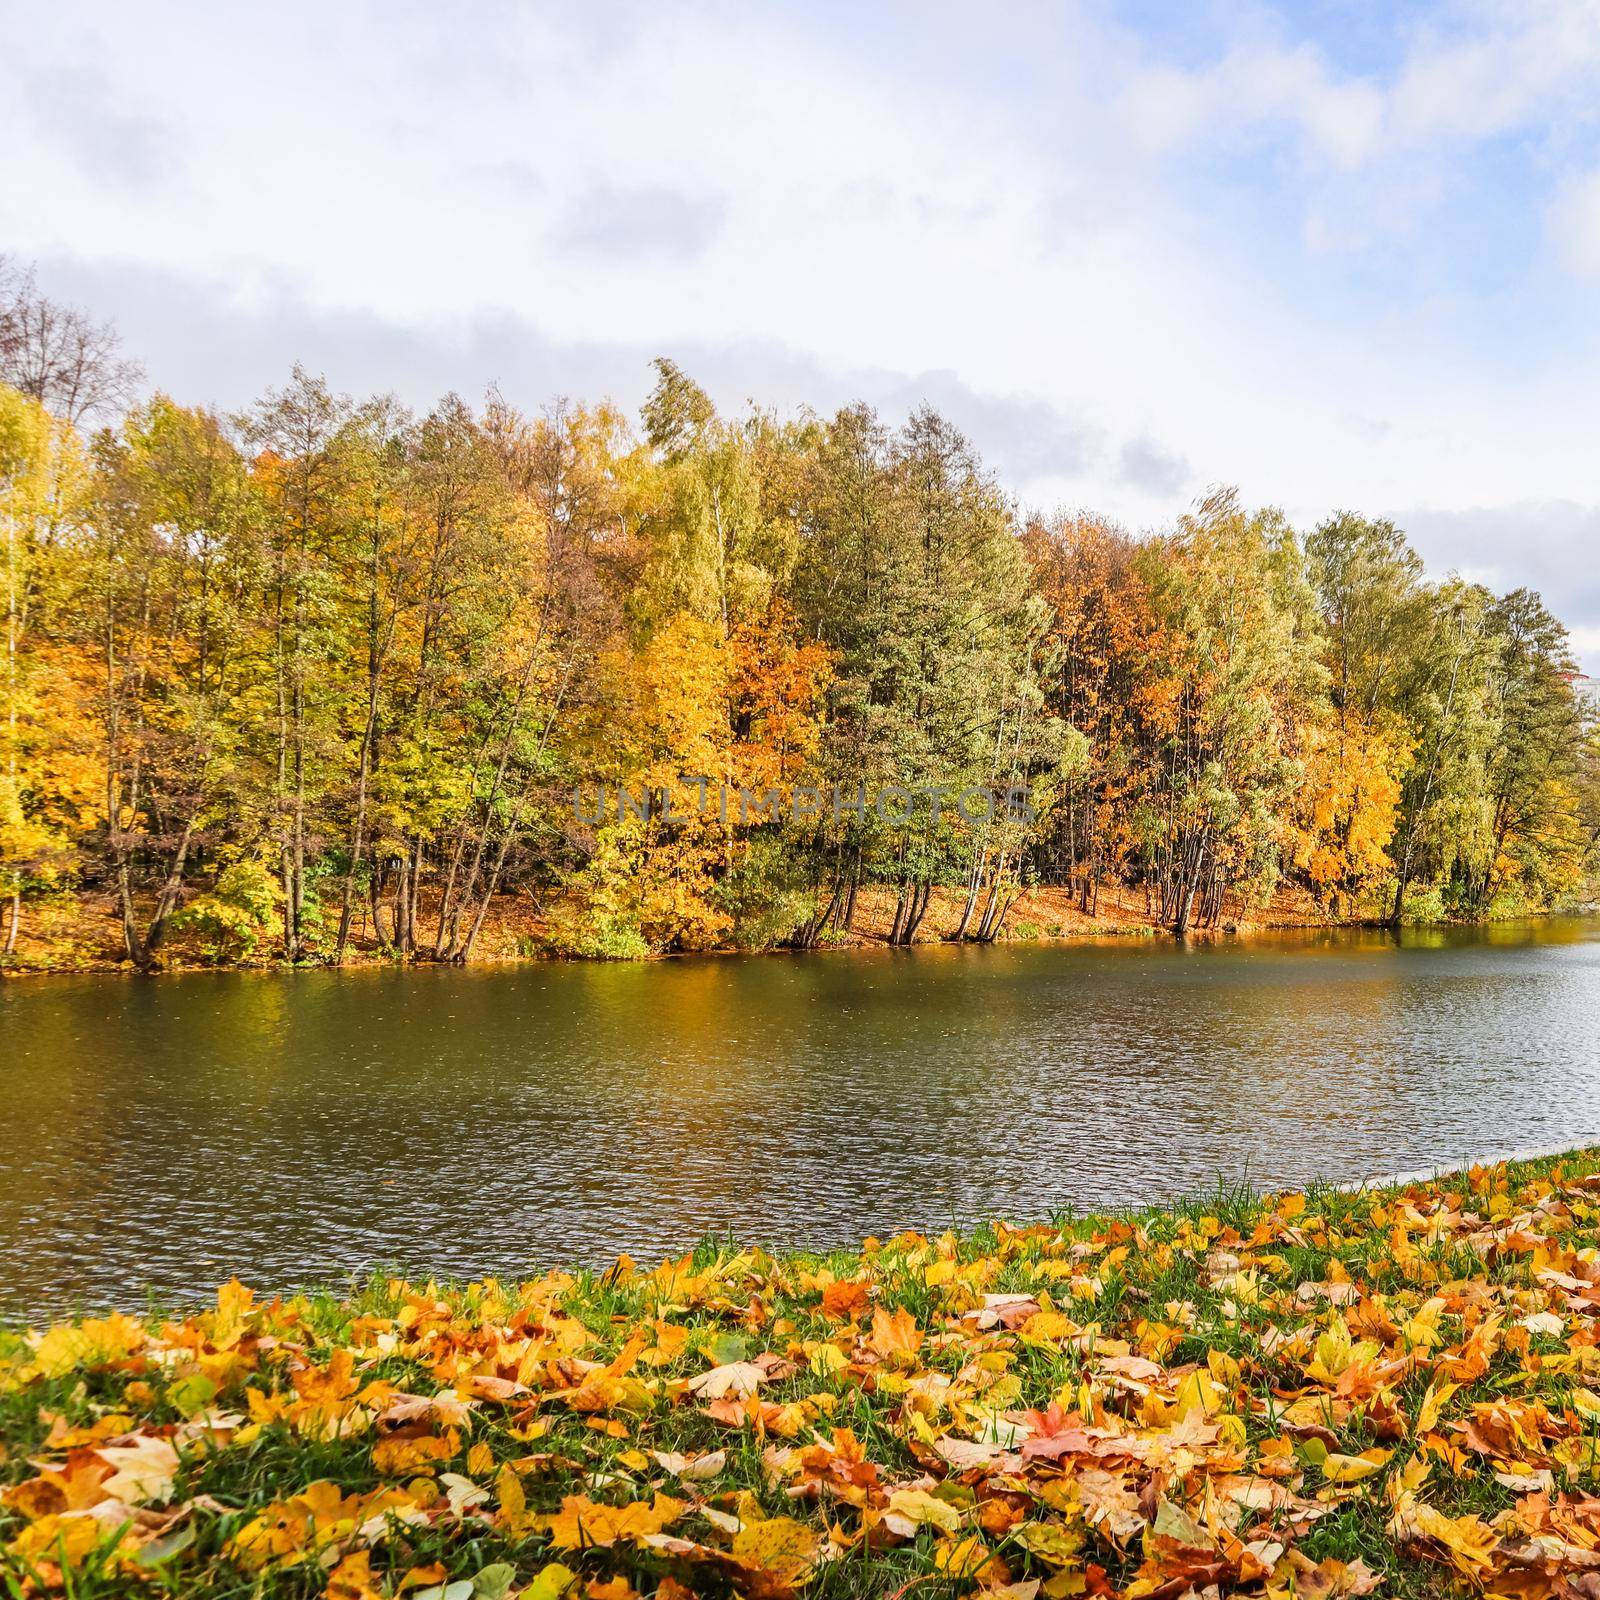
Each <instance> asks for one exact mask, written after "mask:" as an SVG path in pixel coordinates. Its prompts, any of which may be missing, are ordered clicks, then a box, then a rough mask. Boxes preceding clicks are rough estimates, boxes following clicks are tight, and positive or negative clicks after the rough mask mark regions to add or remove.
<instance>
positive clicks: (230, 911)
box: [172, 861, 283, 965]
mask: <svg viewBox="0 0 1600 1600" xmlns="http://www.w3.org/2000/svg"><path fill="white" fill-rule="evenodd" d="M282 899H283V891H282V890H281V889H280V888H279V887H278V883H277V880H276V879H275V878H274V877H273V876H272V873H271V872H270V871H269V870H268V869H267V867H266V866H264V865H263V864H262V863H261V862H259V861H235V862H234V863H233V864H232V865H231V866H227V867H224V868H223V869H222V871H221V872H220V873H219V874H218V875H217V881H216V883H215V884H214V885H213V886H212V888H211V889H210V890H208V891H207V892H206V893H205V894H201V895H196V896H195V898H194V899H193V900H191V901H190V902H189V903H188V905H186V906H184V907H183V909H182V910H180V911H178V912H176V913H174V915H173V918H172V931H173V933H174V934H175V935H176V936H177V937H178V938H180V939H182V940H183V941H184V942H185V943H187V944H188V945H189V946H190V947H191V950H192V953H193V954H194V955H195V957H196V958H197V959H198V960H201V961H204V962H207V963H209V964H213V965H220V964H221V963H224V962H232V961H248V960H249V959H250V958H251V956H253V955H254V954H255V953H256V951H257V950H258V949H259V948H260V946H261V943H262V941H263V940H264V939H265V938H266V937H267V936H268V935H269V934H271V933H273V932H275V931H276V929H277V926H278V906H279V903H280V902H281V901H282Z"/></svg>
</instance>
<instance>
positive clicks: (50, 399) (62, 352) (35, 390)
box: [0, 256, 144, 426]
mask: <svg viewBox="0 0 1600 1600" xmlns="http://www.w3.org/2000/svg"><path fill="white" fill-rule="evenodd" d="M121 344H122V341H121V340H120V338H119V337H118V335H117V330H116V328H115V327H114V326H113V325H112V324H111V323H110V322H96V321H94V319H93V318H92V317H90V316H89V314H88V313H87V312H85V311H83V310H81V309H80V308H79V307H77V306H66V305H62V304H60V303H59V302H58V301H55V300H51V299H49V298H47V297H46V296H45V295H42V294H40V292H39V286H38V282H37V278H36V274H35V271H34V269H33V268H32V267H28V268H25V269H24V268H18V267H15V266H12V265H11V263H10V262H9V261H7V259H6V258H5V257H3V256H0V380H3V381H4V382H6V383H9V384H10V385H11V386H12V387H13V388H14V389H20V390H21V391H22V393H23V394H25V395H28V396H30V397H31V398H33V399H35V400H37V401H39V403H40V404H41V405H43V406H45V407H46V408H47V409H48V410H50V411H53V412H54V413H55V414H56V415H57V416H59V417H64V418H66V420H67V421H68V422H70V423H72V424H73V425H74V426H76V425H77V424H78V423H80V422H82V421H83V420H84V419H85V418H86V417H89V416H92V415H93V414H94V413H96V412H104V411H110V410H115V409H116V408H118V407H120V406H122V405H124V404H126V403H127V401H128V400H129V399H131V398H132V396H133V392H134V390H135V388H136V387H137V386H138V383H139V380H140V379H141V378H142V377H143V376H144V373H143V370H142V369H141V368H140V366H139V364H138V363H137V362H135V361H129V360H127V359H126V358H125V357H123V355H122V354H121Z"/></svg>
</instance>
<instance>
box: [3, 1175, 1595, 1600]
mask: <svg viewBox="0 0 1600 1600" xmlns="http://www.w3.org/2000/svg"><path fill="white" fill-rule="evenodd" d="M1597 1247H1600V1154H1597V1153H1595V1152H1588V1153H1585V1154H1582V1155H1576V1156H1569V1157H1562V1158H1555V1159H1548V1160H1543V1161H1537V1162H1531V1163H1520V1164H1514V1165H1509V1166H1497V1167H1485V1168H1473V1169H1472V1170H1471V1171H1470V1172H1465V1173H1461V1174H1457V1175H1455V1176H1451V1177H1446V1178H1442V1179H1439V1180H1437V1181H1434V1182H1431V1183H1413V1184H1409V1185H1404V1186H1399V1187H1394V1188H1380V1189H1365V1190H1359V1191H1341V1190H1331V1189H1324V1190H1318V1191H1314V1192H1311V1193H1307V1194H1282V1195H1272V1196H1266V1197H1261V1198H1257V1197H1255V1196H1253V1195H1251V1194H1249V1193H1247V1192H1242V1191H1236V1192H1227V1191H1224V1192H1219V1193H1218V1194H1216V1195H1214V1196H1212V1197H1210V1198H1209V1199H1204V1200H1199V1201H1196V1202H1192V1203H1188V1204H1184V1205H1179V1206H1176V1207H1172V1208H1168V1209H1160V1210H1152V1211H1146V1212H1142V1213H1139V1214H1136V1215H1130V1216H1121V1217H1083V1218H1069V1219H1064V1220H1062V1221H1060V1222H1058V1223H1056V1224H1052V1225H1043V1226H1032V1227H1010V1226H1007V1225H1006V1224H1004V1223H995V1224H993V1225H991V1226H989V1227H986V1228H984V1229H982V1230H980V1231H979V1232H977V1233H975V1234H973V1235H971V1236H968V1237H958V1236H957V1235H955V1234H951V1233H947V1234H944V1235H942V1236H940V1237H937V1238H928V1237H924V1236H922V1235H919V1234H902V1235H900V1236H898V1237H896V1238H894V1239H890V1240H888V1241H885V1242H879V1241H875V1240H874V1241H868V1243H867V1245H866V1246H865V1248H864V1249H863V1250H862V1251H861V1252H860V1253H852V1252H847V1251H839V1252H835V1253H832V1254H828V1255H795V1256H786V1257H781V1258H780V1257H773V1256H770V1255H768V1254H766V1253H765V1252H763V1251H761V1250H755V1249H739V1248H737V1247H735V1246H733V1245H730V1244H726V1243H722V1244H708V1245H706V1246H704V1247H703V1248H702V1249H700V1250H698V1251H696V1252H695V1253H694V1254H692V1255H689V1256H685V1257H683V1258H682V1259H680V1260H677V1261H669V1262H666V1263H663V1264H662V1265H661V1266H660V1267H658V1268H656V1269H655V1270H654V1271H641V1270H640V1269H638V1268H637V1267H636V1266H635V1265H634V1264H633V1263H632V1262H630V1261H627V1260H626V1259H624V1260H621V1261H619V1262H618V1263H617V1264H616V1265H615V1266H614V1267H613V1268H612V1269H611V1270H610V1271H608V1272H605V1273H604V1274H600V1275H594V1274H587V1273H569V1272H551V1273H549V1274H547V1275H546V1276H544V1277H542V1278H536V1279H533V1280H530V1281H528V1282H524V1283H519V1284H511V1283H502V1282H498V1281H494V1280H489V1281H486V1282H482V1283H475V1284H469V1285H467V1286H465V1287H459V1288H458V1287H452V1286H449V1285H442V1284H438V1283H427V1284H412V1283H408V1282H405V1281H403V1280H400V1279H383V1278H379V1279H376V1280H374V1281H373V1282H372V1283H371V1284H370V1285H369V1286H368V1287H366V1288H365V1289H362V1290H360V1291H358V1292H356V1293H355V1294H353V1295H351V1296H350V1297H349V1298H344V1299H340V1298H335V1297H333V1296H331V1295H317V1296H307V1295H296V1296H294V1297H292V1298H288V1299H284V1298H275V1299H271V1300H262V1299H259V1298H257V1297H256V1296H255V1295H253V1294H252V1293H251V1292H250V1290H248V1289H246V1288H244V1287H242V1286H241V1285H239V1284H237V1283H230V1284H228V1285H227V1286H226V1287H224V1288H223V1289H222V1290H221V1291H219V1293H218V1296H217V1302H216V1305H215V1307H213V1308H211V1309H209V1310H202V1311H198V1312H194V1313H192V1314H187V1315H185V1314H172V1315H166V1314H157V1313H152V1314H150V1315H148V1316H145V1317H136V1316H129V1315H126V1314H123V1313H119V1312H113V1313H110V1314H109V1315H106V1316H103V1317H86V1318H82V1319H79V1320H75V1321H73V1322H68V1323H63V1324H60V1325H58V1326H55V1327H50V1328H46V1329H42V1330H30V1331H27V1332H22V1331H14V1332H9V1333H0V1444H3V1446H4V1453H3V1454H0V1485H3V1487H0V1581H3V1582H4V1583H5V1584H6V1585H8V1586H9V1592H10V1593H12V1594H15V1595H19V1596H20V1595H47V1594H71V1595H72V1596H75V1597H78V1600H99V1597H107V1600H109V1597H111V1596H118V1597H137V1596H152V1597H153V1596H157V1595H169V1594H180V1593H181V1594H184V1595H191V1596H206V1595H211V1596H217V1597H220V1596H222V1595H226V1594H245V1593H248V1594H251V1595H255V1596H258V1597H260V1600H275V1597H288V1596H306V1597H310V1596H318V1595H320V1596H325V1597H327V1600H387V1597H392V1596H397V1595H402V1594H404V1595H420V1596H423V1597H424V1600H427V1597H429V1596H432V1597H434V1600H440V1597H443V1596H447V1597H450V1600H457V1597H459V1600H469V1597H471V1596H498V1597H505V1596H509V1595H518V1596H521V1597H522V1600H530V1597H540V1600H550V1597H555V1596H561V1595H566V1596H572V1597H579V1596H589V1597H591V1600H626V1597H629V1596H633V1595H645V1594H655V1595H657V1596H661V1597H664V1600H682V1597H683V1596H686V1595H689V1594H704V1595H713V1596H715V1595H746V1596H759V1597H762V1600H784V1597H786V1596H791V1595H801V1594H804V1595H808V1596H811V1595H814V1596H817V1597H819V1600H820V1597H824V1596H862V1597H865V1596H873V1595H883V1594H895V1593H907V1592H924V1591H925V1592H928V1593H938V1594H972V1595H974V1596H977V1597H979V1600H983V1597H988V1600H1032V1597H1035V1596H1041V1595H1042V1596H1046V1597H1057V1596H1065V1595H1090V1596H1101V1597H1106V1600H1112V1597H1126V1600H1156V1597H1160V1596H1164V1595H1171V1596H1177V1595H1180V1594H1184V1593H1203V1592H1207V1591H1209V1592H1212V1593H1216V1594H1236V1593H1237V1594H1247V1595H1251V1596H1260V1597H1262V1600H1288V1597H1290V1596H1323V1597H1334V1596H1360V1595H1363V1594H1368V1593H1377V1592H1380V1591H1381V1592H1382V1593H1385V1594H1393V1595H1400V1596H1415V1597H1418V1600H1420V1597H1422V1596H1424V1595H1433V1594H1439V1593H1444V1592H1464V1593H1474V1592H1487V1593H1490V1594H1505V1595H1517V1596H1527V1597H1539V1596H1551V1597H1565V1596H1572V1595H1583V1594H1586V1593H1587V1592H1588V1589H1587V1582H1588V1576H1589V1574H1591V1573H1592V1571H1593V1570H1594V1565H1595V1556H1594V1550H1595V1547H1596V1544H1597V1542H1600V1494H1597V1493H1596V1490H1597V1488H1600V1482H1597V1473H1600V1452H1597V1448H1596V1425H1597V1422H1600V1393H1596V1376H1597V1369H1600V1357H1597V1350H1600V1281H1597V1277H1596V1268H1595V1257H1596V1253H1597Z"/></svg>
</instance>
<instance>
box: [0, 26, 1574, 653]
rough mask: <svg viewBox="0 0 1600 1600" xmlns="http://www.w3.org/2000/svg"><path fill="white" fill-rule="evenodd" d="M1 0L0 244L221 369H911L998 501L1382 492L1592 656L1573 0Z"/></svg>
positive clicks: (478, 384)
mask: <svg viewBox="0 0 1600 1600" xmlns="http://www.w3.org/2000/svg"><path fill="white" fill-rule="evenodd" d="M267 18H268V14H265V13H260V12H255V13H252V12H249V11H247V10H246V9H244V8H235V7H218V6H200V5H196V4H176V5H163V4H161V3H159V0H155V3H145V4H141V5H139V6H137V7H129V6H115V5H110V4H99V3H95V0H89V3H87V4H84V5H79V6H76V7H71V8H65V7H57V8H51V9H48V10H47V9H44V8H37V7H25V6H23V5H22V4H21V3H20V0H0V23H3V27H4V32H5V36H6V39H7V49H6V50H5V51H4V52H3V53H0V149H3V150H4V151H6V156H5V158H4V160H3V161H0V249H5V250H8V251H10V252H12V253H13V254H16V255H18V256H21V257H22V258H24V259H36V260H38V261H39V263H40V270H41V279H42V282H43V283H44V285H45V287H46V288H47V289H49V290H51V291H53V292H55V293H58V294H61V295H63V296H65V297H69V298H75V299H78V300H81V301H83V302H84V303H86V304H89V305H91V306H93V307H94V308H96V309H97V310H100V311H102V312H104V313H106V314H110V315H113V316H115V317H116V318H117V319H118V321H119V322H120V324H121V325H122V327H123V329H124V332H125V334H126V337H127V340H128V343H129V344H130V346H131V347H132V348H133V350H134V351H135V353H137V354H138V355H139V356H140V357H141V359H143V360H144V362H145V364H146V366H147V367H148V369H149V372H150V375H151V377H152V379H153V381H155V382H157V383H159V384H161V385H163V386H165V387H168V388H170V389H171V390H173V391H174V392H175V393H177V394H179V395H180V396H183V397H186V398H201V399H207V400H212V401H214V402H216V403H218V404H221V405H224V406H236V405H239V404H241V403H243V402H244V401H245V400H246V399H248V398H249V397H250V396H251V395H252V394H253V393H255V392H256V391H258V390H259V389H261V388H262V387H263V386H265V385H267V384H269V383H272V382H275V381H278V380H279V379H281V377H282V375H283V374H284V372H285V371H286V370H287V368H288V366H289V364H290V363H291V362H293V361H295V360H301V361H304V362H305V363H306V364H308V365H310V366H312V367H314V368H317V369H319V370H322V371H325V372H326V373H327V375H328V377H329V379H330V381H332V382H333V383H334V384H335V385H337V386H338V387H341V388H344V389H348V390H353V391H360V390H369V389H374V388H393V389H395V390H397V391H398V392H400V393H401V394H402V396H403V397H404V398H406V399H407V400H409V401H411V402H413V403H415V404H418V405H426V404H427V403H428V402H429V401H430V400H431V399H433V398H434V397H436V396H437V395H438V394H439V393H440V392H442V391H443V390H445V389H449V388H454V389H457V390H460V391H461V392H463V393H466V394H469V395H472V394H476V393H478V392H480V391H481V389H482V388H483V386H484V385H485V383H487V382H488V381H489V380H491V379H493V380H498V381H499V383H500V384H501V386H502V387H503V388H504V390H505V391H506V392H507V394H508V395H510V396H511V397H512V398H513V399H514V400H516V401H518V402H519V403H522V404H524V405H527V406H536V405H538V404H540V403H541V402H543V401H544V400H546V399H549V398H551V397H553V396H555V395H557V394H565V395H569V396H574V397H591V398H592V397H599V396H600V395H602V394H609V395H611V396H612V397H613V398H615V399H616V400H618V401H619V402H621V403H622V404H624V405H627V406H630V407H631V406H633V405H636V404H637V402H638V400H639V399H640V398H641V397H642V394H643V392H644V389H645V387H646V385H647V383H648V377H649V374H648V366H647V363H648V360H649V357H650V356H652V355H654V354H657V353H667V354H671V355H673V356H675V357H676V358H677V359H678V360H679V361H680V362H681V363H682V364H684V365H685V366H686V367H688V368H689V369H690V370H691V371H693V372H695V373H697V374H698V375H700V376H701V378H702V380H703V381H704V382H705V383H706V384H707V386H708V387H710V388H711V389H712V390H713V392H714V393H715V394H716V395H717V396H718V398H719V399H721V400H722V401H723V402H725V403H726V404H728V405H730V406H738V405H741V404H742V403H743V402H744V401H745V400H746V399H747V398H750V397H756V398H759V399H761V400H763V401H766V402H770V403H773V404H777V405H780V406H784V407H789V406H797V405H800V404H805V403H809V404H811V405H813V406H814V407H816V408H818V409H819V410H825V409H828V408H831V407H832V406H835V405H837V404H839V403H841V402H843V401H845V400H847V399H851V398H856V397H861V398H866V399H868V400H871V401H873V402H874V403H877V404H878V405H880V406H881V407H883V408H884V409H885V410H886V411H889V412H896V411H903V410H905V409H906V408H908V407H909V406H911V405H913V404H915V403H917V401H919V400H921V399H924V398H926V399H929V400H932V401H933V402H934V403H935V404H937V405H939V406H941V407H942V408H943V409H945V410H946V411H948V412H949V413H950V414H951V415H952V416H953V417H954V418H955V419H956V420H957V421H958V422H959V423H961V424H962V425H963V426H964V427H965V428H966V429H967V430H968V431H969V432H970V433H971V434H972V435H973V437H974V438H975V440H976V441H977V442H978V444H979V445H980V446H981V448H982V449H983V451H984V453H985V455H986V457H987V458H988V459H989V460H990V461H991V462H992V463H993V464H994V466H995V468H996V470H997V471H998V472H999V474H1000V475H1001V477H1002V478H1003V479H1004V481H1005V482H1006V483H1007V484H1008V485H1009V486H1010V488H1011V489H1012V490H1013V491H1014V492H1015V493H1016V494H1017V496H1018V497H1019V499H1020V500H1022V501H1023V502H1024V503H1026V504H1028V505H1036V506H1046V507H1048V506H1053V505H1057V504H1064V505H1069V506H1088V507H1093V508H1096V509H1099V510H1101V511H1104V512H1106V513H1107V514H1110V515H1112V516H1115V517H1117V518H1119V519H1121V520H1123V521H1125V522H1126V523H1128V524H1129V525H1130V526H1132V527H1134V528H1146V527H1160V526H1163V525H1166V524H1168V523H1170V521H1171V519H1172V518H1173V517H1174V516H1175V515H1176V514H1177V513H1178V512H1179V511H1181V510H1182V509H1183V508H1184V507H1185V506H1186V505H1187V504H1188V503H1189V502H1190V501H1191V500H1192V499H1193V498H1194V497H1195V496H1196V495H1198V494H1200V493H1202V492H1204V490H1205V489H1206V488H1207V487H1208V486H1209V485H1212V484H1217V483H1237V484H1238V485H1239V486H1240V487H1241V489H1242V490H1243V492H1244V494H1245V496H1246V497H1247V498H1248V499H1250V500H1252V501H1255V502H1258V503H1274V504H1279V505H1282V506H1283V507H1284V508H1285V509H1286V510H1287V511H1288V512H1289V513H1290V514H1291V516H1293V517H1295V518H1296V519H1299V520H1303V521H1305V522H1311V521H1314V520H1315V519H1317V518H1319V517H1321V516H1323V515H1325V514H1327V513H1328V512H1329V511H1331V510H1333V509H1336V508H1353V509H1357V510H1362V511H1366V512H1369V513H1372V514H1375V515H1387V516H1392V517H1394V518H1395V519H1396V520H1398V521H1399V522H1401V523H1402V525H1403V526H1405V527H1406V528H1407V529H1408V531H1409V532H1410V533H1411V534H1412V536H1413V538H1414V539H1415V541H1416V543H1417V544H1418V546H1419V548H1421V549H1422V551H1423V553H1424V554H1425V556H1426V557H1427V558H1428V560H1429V562H1430V564H1431V565H1432V566H1433V567H1434V568H1435V569H1437V570H1441V571H1442V570H1444V569H1446V568H1451V567H1454V568H1456V569H1458V570H1462V571H1464V572H1467V573H1469V574H1470V575H1472V576H1475V577H1480V578H1482V579H1484V580H1485V581H1487V582H1490V583H1492V584H1494V585H1496V586H1497V587H1501V588H1504V587H1510V586H1512V585H1515V584H1518V583H1527V584H1530V585H1532V586H1534V587H1537V588H1539V589H1541V590H1542V591H1543V592H1544V593H1545V595H1546V597H1547V598H1548V599H1549V600H1550V601H1551V603H1552V605H1553V606H1555V608H1556V609H1557V610H1558V611H1559V612H1560V614H1561V615H1563V616H1564V617H1565V618H1566V620H1567V621H1568V623H1569V625H1570V626H1571V627H1572V630H1573V635H1574V639H1575V643H1576V645H1577V647H1578V649H1579V651H1580V653H1581V654H1582V656H1583V657H1584V659H1585V661H1586V663H1587V664H1588V666H1589V668H1590V670H1592V671H1593V670H1600V449H1597V443H1600V384H1597V383H1596V382H1595V377H1594V374H1595V372H1596V367H1597V358H1600V0H1520V3H1500V0H1444V3H1430V4H1420V3H1409V4H1398V5H1396V4H1378V3H1375V0H1307V3H1302V4H1286V3H1281V4H1266V3H1262V4H1229V5H1223V4H1209V3H1206V0H1191V3H1187V4H1183V3H1171V4H1168V3H1158V0H1129V3H1127V4H1120V5H1119V4H1113V3H1111V0H1077V3H1065V4H1055V5H1027V4H1018V5H1012V6H1008V7H1005V8H998V7H977V6H949V5H939V4H918V5H913V4H903V5H901V4H890V5H879V6H871V7H864V6H860V5H847V4H843V3H840V0H828V3H824V4H807V5H793V6H767V5H761V4H755V3H745V4H738V5H735V4H691V5H673V6H662V5H659V4H655V5H643V4H638V5H635V4H626V3H621V4H619V3H615V0H601V3H590V4H583V5H577V4H573V5H519V4H511V3H505V0H497V3H487V4H479V5H476V6H474V7H471V8H464V9H458V10H456V11H454V12H448V13H447V11H446V10H445V8H441V7H437V6H431V5H421V4H416V3H410V0H401V3H390V4H385V5H376V4H374V5H366V4H348V3H343V0H321V3H317V4H302V3H298V0H287V3H284V4H280V5H277V6H275V7H274V8H273V9H272V11H271V13H270V20H267Z"/></svg>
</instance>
